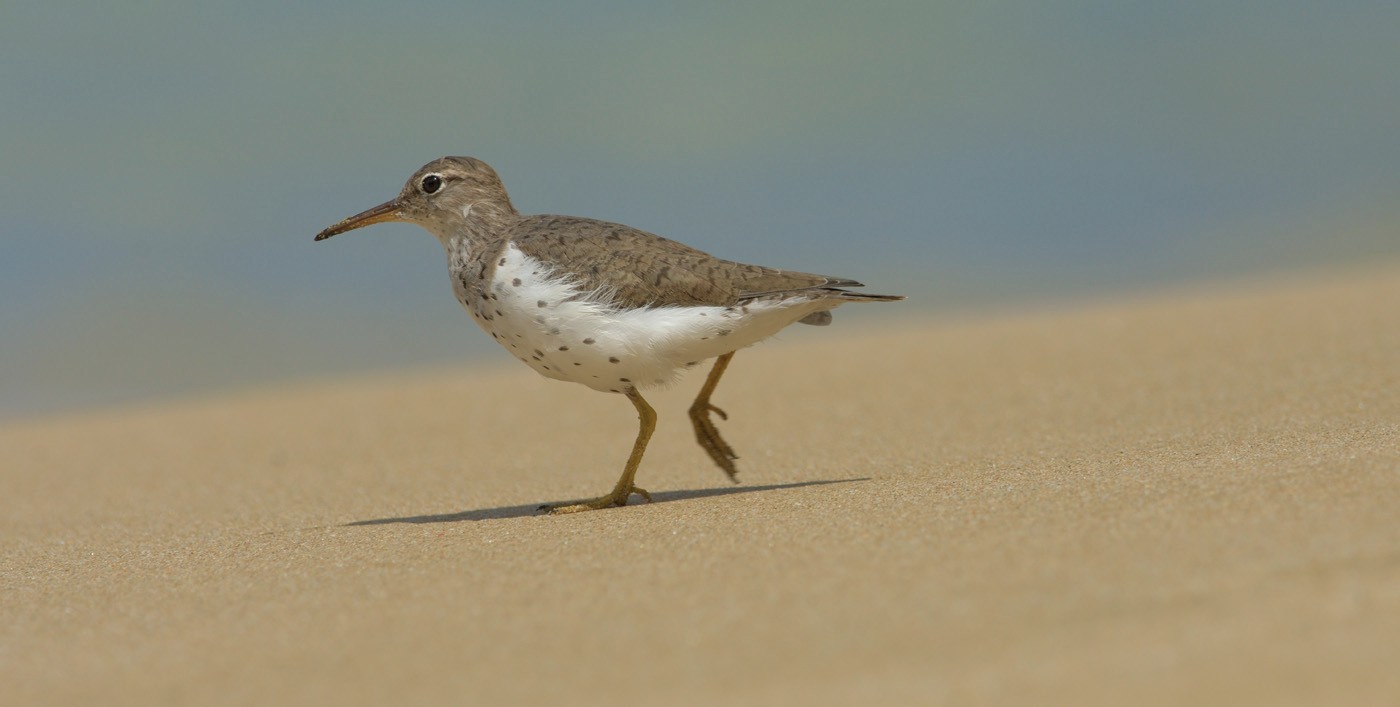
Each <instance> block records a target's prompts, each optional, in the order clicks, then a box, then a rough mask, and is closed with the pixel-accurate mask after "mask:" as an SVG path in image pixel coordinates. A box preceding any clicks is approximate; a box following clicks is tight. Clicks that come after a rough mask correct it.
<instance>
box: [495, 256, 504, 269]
mask: <svg viewBox="0 0 1400 707" xmlns="http://www.w3.org/2000/svg"><path fill="white" fill-rule="evenodd" d="M496 264H497V265H500V266H501V267H505V264H506V259H505V258H501V260H500V262H498V263H496Z"/></svg>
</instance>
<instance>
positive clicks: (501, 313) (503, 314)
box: [496, 309, 506, 317]
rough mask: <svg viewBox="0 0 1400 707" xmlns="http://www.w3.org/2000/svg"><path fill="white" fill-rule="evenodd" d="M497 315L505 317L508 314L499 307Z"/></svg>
mask: <svg viewBox="0 0 1400 707" xmlns="http://www.w3.org/2000/svg"><path fill="white" fill-rule="evenodd" d="M496 316H498V317H504V316H506V315H505V313H504V312H502V311H501V310H499V309H498V310H496Z"/></svg>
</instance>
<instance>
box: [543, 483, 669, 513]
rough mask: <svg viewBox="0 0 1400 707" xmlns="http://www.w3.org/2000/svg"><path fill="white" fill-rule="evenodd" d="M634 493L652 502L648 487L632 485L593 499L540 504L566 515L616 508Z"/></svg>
mask: <svg viewBox="0 0 1400 707" xmlns="http://www.w3.org/2000/svg"><path fill="white" fill-rule="evenodd" d="M634 493H635V494H637V495H639V496H641V497H642V498H645V499H646V500H647V503H651V494H649V493H647V492H646V489H643V488H638V487H636V486H632V487H631V488H628V489H613V492H612V493H610V494H608V495H606V496H599V497H598V498H595V499H593V500H591V501H580V502H578V503H560V504H558V505H554V504H549V503H546V504H545V505H543V506H540V507H539V510H541V511H544V512H546V513H548V514H549V515H552V516H558V515H564V514H565V513H581V512H583V511H598V510H602V509H604V508H615V507H618V506H625V505H627V499H629V498H631V497H632V494H634Z"/></svg>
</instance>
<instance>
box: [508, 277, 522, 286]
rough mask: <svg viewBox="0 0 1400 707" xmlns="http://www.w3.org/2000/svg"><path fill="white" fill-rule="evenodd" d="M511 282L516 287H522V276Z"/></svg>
mask: <svg viewBox="0 0 1400 707" xmlns="http://www.w3.org/2000/svg"><path fill="white" fill-rule="evenodd" d="M510 284H512V285H515V286H516V287H520V278H518V277H517V278H515V279H514V280H511V281H510Z"/></svg>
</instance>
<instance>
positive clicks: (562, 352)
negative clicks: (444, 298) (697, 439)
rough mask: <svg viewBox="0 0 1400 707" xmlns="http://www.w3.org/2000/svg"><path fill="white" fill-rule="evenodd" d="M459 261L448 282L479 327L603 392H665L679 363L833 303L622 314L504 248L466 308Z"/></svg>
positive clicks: (604, 299) (548, 369) (549, 369)
mask: <svg viewBox="0 0 1400 707" xmlns="http://www.w3.org/2000/svg"><path fill="white" fill-rule="evenodd" d="M465 261H466V258H465V256H464V255H463V256H456V255H454V256H453V257H452V258H451V262H452V267H453V270H454V272H453V275H454V278H453V280H454V283H459V284H458V285H457V288H456V289H457V296H458V299H459V300H460V301H461V302H462V304H463V306H465V307H466V308H467V311H468V312H469V313H471V315H472V318H473V319H474V320H475V321H476V323H477V324H479V325H480V326H481V328H482V329H485V330H486V331H487V332H488V333H490V334H491V335H492V336H493V337H494V338H495V339H496V340H497V341H498V342H500V344H501V345H502V346H504V347H506V349H507V350H509V351H510V352H511V353H512V354H514V355H515V357H516V358H519V359H520V360H521V361H523V362H525V363H526V365H529V366H530V367H531V368H533V369H535V370H536V371H538V372H539V373H540V374H541V375H544V376H547V377H549V378H554V379H557V380H563V381H571V382H574V383H582V384H584V385H586V386H588V387H590V388H593V389H595V390H601V391H607V392H616V393H620V392H624V391H625V390H626V389H627V388H629V387H631V388H647V387H653V386H658V385H665V384H667V383H670V382H671V381H672V380H674V379H675V376H676V374H677V373H678V372H679V371H681V370H683V369H684V368H686V367H688V366H689V365H693V364H695V363H698V362H700V361H703V360H705V359H709V358H714V357H716V356H719V355H722V354H725V353H728V352H730V351H734V350H736V349H740V348H743V347H745V346H749V345H751V344H754V343H756V342H758V341H760V340H762V339H764V338H766V337H768V336H771V335H772V334H774V333H776V332H777V331H778V330H780V329H782V328H783V327H786V326H787V325H789V324H792V323H793V322H795V321H797V320H798V319H801V318H802V317H804V316H807V315H808V314H811V313H813V312H817V311H822V310H825V309H830V308H832V307H834V306H835V305H836V304H837V302H836V301H832V300H820V299H813V298H805V297H793V298H788V299H783V300H763V301H756V302H752V303H749V304H746V305H743V306H733V307H712V306H696V307H683V306H663V307H646V308H641V309H625V308H621V307H618V306H616V305H614V304H613V303H612V301H611V300H610V298H609V297H608V293H607V292H606V291H602V290H593V291H589V290H585V289H582V288H581V287H580V286H579V285H578V283H576V282H575V281H573V280H571V279H570V278H569V277H567V276H565V275H561V274H558V273H557V272H556V270H555V269H553V268H551V267H549V266H548V265H547V264H545V263H542V262H540V261H539V260H536V259H535V258H532V257H530V256H528V255H525V254H524V253H523V252H521V251H520V249H519V248H517V247H515V245H514V244H513V243H507V244H506V245H505V247H504V248H503V249H502V251H501V253H500V254H499V255H498V256H496V260H495V262H494V263H493V265H494V274H491V275H490V277H491V280H490V282H489V284H488V285H487V286H486V288H485V296H484V298H478V299H477V301H472V296H471V295H470V294H469V292H468V291H467V289H466V288H465V286H464V285H461V284H460V283H461V282H463V281H464V278H463V277H462V275H463V274H464V273H463V272H462V269H463V268H465V267H466V262H465ZM488 272H489V270H488ZM473 274H474V273H473Z"/></svg>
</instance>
